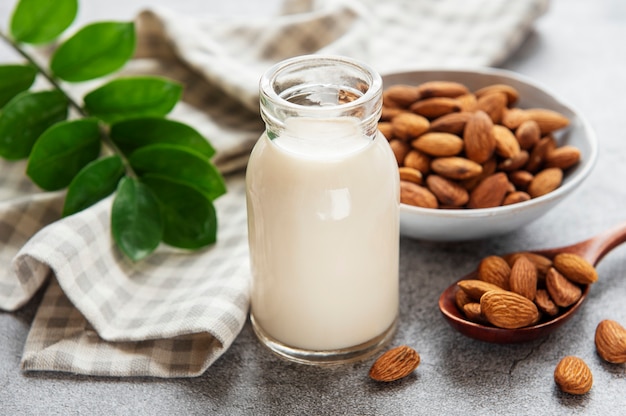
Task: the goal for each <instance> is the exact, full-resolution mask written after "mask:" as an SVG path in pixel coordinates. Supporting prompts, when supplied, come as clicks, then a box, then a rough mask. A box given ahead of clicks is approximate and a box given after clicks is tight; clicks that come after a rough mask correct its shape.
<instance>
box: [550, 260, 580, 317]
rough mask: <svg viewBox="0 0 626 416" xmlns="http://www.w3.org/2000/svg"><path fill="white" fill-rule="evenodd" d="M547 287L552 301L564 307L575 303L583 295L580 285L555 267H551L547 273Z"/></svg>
mask: <svg viewBox="0 0 626 416" xmlns="http://www.w3.org/2000/svg"><path fill="white" fill-rule="evenodd" d="M546 289H547V290H548V293H549V294H550V297H551V298H552V301H553V302H554V303H555V304H556V305H558V306H560V307H562V308H566V307H568V306H571V305H573V304H574V303H576V302H578V299H580V297H581V296H582V290H581V289H580V287H578V286H576V285H575V284H574V283H572V282H570V281H569V280H567V279H566V278H565V277H564V276H563V275H562V274H561V273H559V272H558V271H557V270H556V269H555V268H550V270H548V274H546Z"/></svg>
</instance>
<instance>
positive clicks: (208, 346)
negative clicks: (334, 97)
mask: <svg viewBox="0 0 626 416" xmlns="http://www.w3.org/2000/svg"><path fill="white" fill-rule="evenodd" d="M547 5H548V0H518V1H515V2H512V1H508V0H467V1H458V0H438V1H434V0H389V1H385V2H378V1H375V0H338V1H335V0H320V1H314V0H287V1H285V3H284V7H283V13H282V14H281V15H278V16H267V17H258V18H254V19H250V18H246V19H243V18H238V17H231V18H225V17H223V16H220V17H217V16H211V15H206V16H195V15H194V16H189V15H181V14H179V13H175V12H173V11H171V10H168V9H160V8H158V9H157V8H155V9H151V10H147V11H145V12H143V13H141V15H140V16H138V18H137V23H138V35H139V37H138V39H139V47H138V51H137V56H136V59H134V60H133V62H131V64H129V65H128V67H127V68H126V69H125V70H124V72H125V73H127V74H133V73H144V74H145V73H150V74H156V75H165V76H168V77H170V78H173V79H177V80H179V81H180V82H182V83H183V84H184V86H185V93H184V97H183V99H184V102H182V103H181V104H180V105H178V106H177V107H176V108H175V110H174V112H173V113H172V114H171V117H172V118H174V119H178V120H181V121H183V122H185V123H188V124H190V125H192V126H194V127H195V128H196V129H197V130H198V131H199V132H200V133H202V134H203V135H204V136H206V137H207V138H209V139H210V140H211V143H212V144H213V145H214V147H215V148H216V150H217V154H216V157H215V159H214V161H215V163H216V165H217V166H218V168H219V169H220V170H221V171H222V172H223V173H224V174H226V175H227V176H226V179H227V182H226V183H227V187H228V193H227V194H226V195H224V196H222V197H220V198H219V199H218V200H217V201H216V207H217V214H218V219H219V231H218V242H217V243H216V244H215V245H214V246H212V247H209V248H207V249H205V250H201V251H199V252H192V253H190V252H186V251H181V250H175V249H172V248H170V247H167V246H161V247H159V249H158V250H157V251H156V252H155V253H154V254H153V255H152V256H150V257H149V258H148V259H145V260H143V261H141V262H139V263H132V262H130V261H129V260H128V259H126V258H125V257H124V256H123V255H122V254H121V253H120V252H119V250H118V249H117V248H116V247H115V245H114V244H113V242H112V239H111V236H110V229H109V217H110V209H111V198H107V199H105V200H103V201H101V202H99V203H98V204H96V205H94V206H92V207H90V208H88V209H87V210H85V211H82V212H80V213H77V214H75V215H73V216H71V217H67V218H64V219H60V212H61V208H62V203H63V197H64V193H63V192H57V193H42V192H39V191H38V190H37V189H36V187H35V186H34V185H33V184H32V183H31V182H30V181H29V180H28V179H26V177H25V175H24V171H25V164H24V162H8V161H4V160H0V171H2V172H3V175H2V177H1V178H0V242H1V243H2V244H3V249H2V250H1V251H0V260H1V261H2V262H3V264H4V265H5V267H3V268H1V269H0V309H4V310H6V311H12V310H16V309H18V308H20V307H21V306H22V305H24V304H25V303H26V302H28V300H29V299H31V298H32V297H33V295H34V294H35V292H36V291H37V290H38V289H39V288H41V287H44V286H45V294H44V297H43V299H42V301H41V303H40V305H39V307H38V310H37V312H36V315H35V318H34V321H33V323H32V326H31V329H30V332H29V335H28V337H27V340H26V344H25V347H24V353H23V357H22V363H21V365H22V368H23V369H24V370H26V371H37V370H45V371H65V372H72V373H80V374H89V375H106V376H154V377H191V376H197V375H199V374H202V373H203V372H205V371H206V370H207V368H208V367H209V366H210V365H211V364H212V363H213V362H214V361H215V360H216V359H218V358H219V357H220V356H221V354H223V353H224V351H226V350H227V349H228V347H229V346H230V345H231V344H232V342H233V341H234V340H235V338H236V336H237V335H238V333H239V332H240V331H241V328H242V327H243V324H244V323H245V320H246V317H247V310H248V301H249V284H250V282H249V270H248V268H249V264H248V251H247V240H246V208H245V183H244V178H243V174H242V169H243V168H244V167H245V164H246V161H247V157H248V154H249V151H250V149H251V148H252V146H253V144H254V143H255V142H256V140H257V138H258V137H259V135H260V134H261V132H262V130H263V124H262V122H261V120H260V117H259V114H258V80H259V78H260V76H261V74H262V73H263V72H264V71H265V69H267V67H268V66H269V65H271V64H273V63H275V62H277V61H280V60H282V59H285V58H288V57H291V56H296V55H303V54H313V53H318V54H319V53H325V54H339V55H348V56H352V57H355V58H358V59H361V60H364V61H366V62H368V63H370V64H371V65H372V66H374V68H376V69H377V70H379V71H380V72H382V73H387V72H391V71H394V70H402V69H408V68H418V67H434V66H437V67H443V66H445V67H451V66H455V67H460V66H463V67H468V66H493V65H497V64H499V63H500V62H502V61H503V60H504V59H505V58H506V57H508V56H509V55H510V54H511V53H512V52H514V51H515V49H516V48H517V47H518V46H519V45H520V43H521V42H522V41H523V39H524V37H525V36H526V34H527V33H528V31H529V30H530V28H531V27H532V23H533V22H534V21H535V20H536V19H537V18H538V17H539V16H540V15H541V14H542V13H543V12H544V11H545V10H546V8H547ZM9 265H10V267H9Z"/></svg>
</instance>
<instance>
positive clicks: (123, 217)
mask: <svg viewBox="0 0 626 416" xmlns="http://www.w3.org/2000/svg"><path fill="white" fill-rule="evenodd" d="M111 231H112V233H113V239H114V240H115V243H116V244H117V245H118V247H119V248H120V249H121V250H122V252H124V254H126V255H127V256H128V257H129V258H130V259H132V260H135V261H137V260H141V259H142V258H144V257H146V256H147V255H148V254H150V253H152V252H153V251H154V250H155V249H156V248H157V247H158V245H159V242H160V241H161V238H162V236H163V220H162V216H161V207H160V205H159V201H158V199H157V198H156V196H154V194H153V193H152V191H151V190H150V188H148V187H147V186H146V185H144V184H142V183H141V182H139V181H138V180H137V179H133V178H130V177H124V178H123V179H122V180H121V181H120V184H119V186H118V189H117V193H116V194H115V199H114V200H113V207H112V210H111Z"/></svg>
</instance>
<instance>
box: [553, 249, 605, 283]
mask: <svg viewBox="0 0 626 416" xmlns="http://www.w3.org/2000/svg"><path fill="white" fill-rule="evenodd" d="M553 262H554V267H555V268H556V269H557V270H558V271H559V272H561V273H563V275H564V276H565V277H567V278H568V279H569V280H571V281H572V282H576V283H580V284H582V285H588V284H591V283H594V282H596V281H597V280H598V272H596V269H595V268H594V267H593V265H592V264H591V263H589V262H588V261H587V260H585V259H584V258H583V257H581V256H579V255H578V254H574V253H559V254H557V255H556V256H555V257H554V260H553Z"/></svg>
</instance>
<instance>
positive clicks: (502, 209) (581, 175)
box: [382, 67, 599, 218]
mask: <svg viewBox="0 0 626 416" xmlns="http://www.w3.org/2000/svg"><path fill="white" fill-rule="evenodd" d="M429 72H438V73H441V74H442V77H445V74H446V73H452V74H458V75H464V74H472V75H476V74H478V75H489V76H499V77H502V78H507V79H513V80H515V81H516V82H521V83H523V84H527V85H528V86H530V87H532V88H535V89H537V90H540V91H542V92H543V93H545V94H547V95H549V96H550V97H551V98H552V99H553V100H554V101H556V102H557V103H558V104H559V105H560V106H562V107H564V108H567V109H568V110H569V111H570V112H571V113H572V114H574V115H575V116H576V118H577V119H578V120H579V121H580V125H581V126H582V128H583V130H584V132H585V135H586V136H587V140H588V142H589V148H590V152H589V154H588V155H586V156H587V161H586V162H585V163H584V165H583V166H581V169H580V170H577V171H576V172H575V174H574V175H573V176H571V177H570V178H569V180H568V181H567V182H564V183H563V184H562V185H561V186H559V187H558V188H557V189H555V190H554V191H552V192H549V193H547V194H545V195H542V196H540V197H537V198H532V199H530V200H528V201H524V202H519V203H516V204H511V205H506V206H498V207H492V208H472V209H446V208H424V207H417V206H414V205H408V204H403V203H401V204H400V211H401V212H405V213H412V214H419V215H428V216H432V215H434V216H437V217H445V218H468V217H469V218H482V217H490V216H494V215H499V214H502V213H507V214H515V213H516V212H518V211H523V210H526V209H528V208H529V207H533V206H536V205H541V204H544V203H547V202H549V201H553V200H555V199H559V198H561V197H562V196H564V195H566V194H568V193H569V192H571V191H573V190H574V189H575V188H576V187H577V186H578V185H580V183H581V182H582V181H583V180H584V179H585V178H586V177H587V176H589V174H590V173H591V171H592V170H593V167H594V166H595V164H596V162H597V159H598V153H599V150H598V138H597V136H596V133H595V131H594V130H593V128H592V127H591V124H590V123H589V121H588V120H587V119H586V118H585V117H584V116H583V115H582V113H580V112H579V111H578V109H577V108H575V107H573V106H572V105H570V104H568V103H566V102H564V101H563V100H562V99H561V98H560V97H559V96H558V95H557V94H555V93H553V92H552V91H551V90H550V89H549V88H548V87H546V86H544V85H542V84H541V83H540V82H537V81H535V80H533V79H531V78H529V77H527V76H525V75H522V74H519V73H517V72H514V71H510V70H506V69H499V68H489V67H472V68H460V67H459V68H457V67H432V68H431V67H418V68H404V69H400V70H395V71H389V72H384V73H382V78H383V88H385V81H386V80H387V78H389V77H396V76H411V75H413V74H424V73H429Z"/></svg>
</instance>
